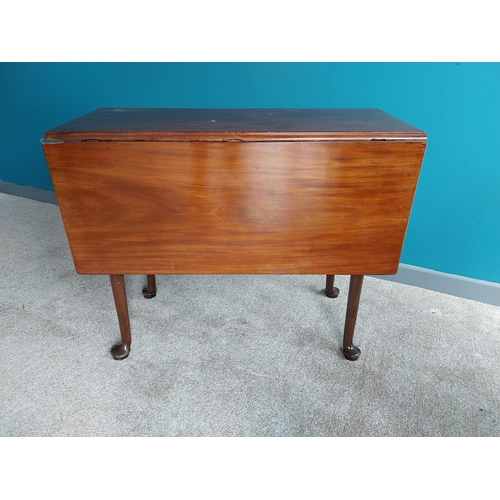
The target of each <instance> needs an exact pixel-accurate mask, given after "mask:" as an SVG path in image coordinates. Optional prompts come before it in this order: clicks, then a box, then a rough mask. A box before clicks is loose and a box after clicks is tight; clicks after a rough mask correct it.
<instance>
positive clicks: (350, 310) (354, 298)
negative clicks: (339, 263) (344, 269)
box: [344, 275, 364, 361]
mask: <svg viewBox="0 0 500 500" xmlns="http://www.w3.org/2000/svg"><path fill="white" fill-rule="evenodd" d="M363 278H364V276H362V275H361V276H351V281H350V283H349V296H348V298H347V313H346V317H345V327H344V356H345V357H346V358H347V359H349V360H351V361H356V360H357V359H358V358H359V355H360V354H361V350H360V349H359V348H358V347H356V346H355V345H353V343H352V340H353V336H354V327H355V326H356V317H357V315H358V306H359V298H360V297H361V287H362V286H363Z"/></svg>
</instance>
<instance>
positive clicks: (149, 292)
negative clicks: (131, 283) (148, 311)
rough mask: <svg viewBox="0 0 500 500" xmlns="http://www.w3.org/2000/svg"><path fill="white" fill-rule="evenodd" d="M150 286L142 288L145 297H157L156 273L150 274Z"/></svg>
mask: <svg viewBox="0 0 500 500" xmlns="http://www.w3.org/2000/svg"><path fill="white" fill-rule="evenodd" d="M147 277H148V286H147V287H146V288H144V289H143V290H142V295H143V296H144V298H145V299H152V298H153V297H156V278H155V275H154V274H148V275H147Z"/></svg>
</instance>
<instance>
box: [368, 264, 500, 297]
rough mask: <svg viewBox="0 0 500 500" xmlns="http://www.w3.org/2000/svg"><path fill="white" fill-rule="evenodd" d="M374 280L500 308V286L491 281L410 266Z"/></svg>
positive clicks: (406, 265) (407, 265)
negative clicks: (431, 291)
mask: <svg viewBox="0 0 500 500" xmlns="http://www.w3.org/2000/svg"><path fill="white" fill-rule="evenodd" d="M374 278H381V279H385V280H389V281H395V282H397V283H403V284H405V285H412V286H418V287H419V288H425V289H426V290H434V291H436V292H441V293H447V294H448V295H455V296H456V297H462V298H464V299H471V300H477V301H478V302H485V303H487V304H493V305H495V306H500V284H498V283H494V282H491V281H483V280H477V279H474V278H466V277H465V276H459V275H456V274H448V273H442V272H439V271H433V270H432V269H426V268H424V267H417V266H410V265H409V264H400V265H399V270H398V273H397V274H395V275H392V276H374Z"/></svg>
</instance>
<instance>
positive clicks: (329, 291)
mask: <svg viewBox="0 0 500 500" xmlns="http://www.w3.org/2000/svg"><path fill="white" fill-rule="evenodd" d="M334 281H335V275H334V274H327V275H326V288H325V294H326V296H327V297H330V298H331V299H336V298H337V297H338V296H339V289H338V288H337V287H336V286H333V282H334Z"/></svg>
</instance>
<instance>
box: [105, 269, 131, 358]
mask: <svg viewBox="0 0 500 500" xmlns="http://www.w3.org/2000/svg"><path fill="white" fill-rule="evenodd" d="M109 277H110V279H111V288H112V289H113V298H114V299H115V306H116V312H117V314H118V323H119V325H120V334H121V337H122V341H121V343H120V344H118V345H115V346H114V347H113V348H112V349H111V355H112V356H113V358H115V359H125V358H126V357H127V356H128V355H129V353H130V344H131V343H132V335H131V334H130V321H129V317H128V305H127V291H126V290H125V277H124V276H123V274H110V275H109Z"/></svg>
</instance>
